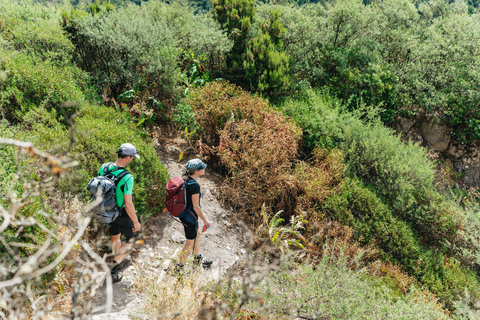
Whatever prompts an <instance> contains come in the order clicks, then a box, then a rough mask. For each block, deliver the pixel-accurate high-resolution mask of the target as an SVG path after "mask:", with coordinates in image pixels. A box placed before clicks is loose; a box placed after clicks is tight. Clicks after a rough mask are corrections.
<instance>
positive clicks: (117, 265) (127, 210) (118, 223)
mask: <svg viewBox="0 0 480 320" xmlns="http://www.w3.org/2000/svg"><path fill="white" fill-rule="evenodd" d="M117 154H118V158H117V161H115V163H111V162H110V163H105V164H103V165H102V167H101V168H100V170H99V172H98V175H99V176H102V175H103V174H104V172H105V171H107V170H108V172H109V173H112V174H113V175H114V176H118V175H119V174H121V173H122V172H123V171H125V167H126V166H127V165H129V164H130V162H132V161H133V158H134V157H135V158H137V159H140V156H139V155H138V154H137V150H136V149H135V147H134V146H133V145H132V144H130V143H124V144H122V145H121V146H120V148H119V149H118V151H117ZM133 180H134V179H133V176H132V174H131V173H127V174H126V175H125V176H124V177H123V178H121V180H120V181H118V183H117V188H116V197H117V199H116V200H117V207H118V209H119V211H120V215H119V216H118V217H117V218H116V219H115V220H114V221H112V222H111V223H110V224H109V227H110V229H109V232H110V241H111V244H112V251H113V253H114V254H115V257H114V258H113V267H112V269H111V274H112V281H113V282H118V281H120V280H122V278H123V276H122V275H121V273H119V271H118V270H119V269H121V268H123V267H124V263H122V262H123V259H124V258H125V256H126V255H127V252H128V250H129V249H130V248H131V247H132V244H133V241H134V240H135V232H136V231H140V228H141V225H140V223H139V222H138V217H137V214H136V212H135V207H134V206H133V200H132V195H133ZM122 234H123V236H124V237H125V242H124V243H122V241H121V240H120V236H121V235H122Z"/></svg>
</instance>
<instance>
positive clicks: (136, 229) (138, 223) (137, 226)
mask: <svg viewBox="0 0 480 320" xmlns="http://www.w3.org/2000/svg"><path fill="white" fill-rule="evenodd" d="M141 227H142V226H141V225H140V222H138V221H137V222H134V223H133V232H137V231H140V228H141Z"/></svg>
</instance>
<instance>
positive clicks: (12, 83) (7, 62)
mask: <svg viewBox="0 0 480 320" xmlns="http://www.w3.org/2000/svg"><path fill="white" fill-rule="evenodd" d="M0 54H1V55H2V61H1V63H0V75H1V76H0V110H1V113H2V116H3V117H4V118H7V119H9V120H10V121H13V122H21V121H22V117H23V114H24V113H26V112H28V110H29V109H31V108H33V107H34V106H42V107H46V108H48V109H58V110H59V117H62V118H59V119H63V120H66V118H68V117H69V115H71V114H72V113H73V111H74V110H75V108H72V107H71V106H69V104H68V102H69V103H76V102H78V101H80V100H83V99H84V95H83V92H82V90H81V85H82V84H84V83H85V81H86V76H85V74H84V73H83V72H82V71H81V70H80V69H78V68H76V67H74V66H71V65H70V66H63V67H57V66H56V65H55V64H54V63H53V62H50V61H49V60H46V61H42V60H41V59H40V58H38V57H35V56H32V55H30V54H27V53H18V52H12V51H6V50H3V49H1V48H0ZM65 102H67V104H64V103H65Z"/></svg>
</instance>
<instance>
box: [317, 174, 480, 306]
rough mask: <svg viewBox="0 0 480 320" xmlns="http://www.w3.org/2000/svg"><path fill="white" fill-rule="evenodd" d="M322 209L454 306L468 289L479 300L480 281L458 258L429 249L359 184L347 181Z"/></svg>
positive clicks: (359, 238) (371, 193)
mask: <svg viewBox="0 0 480 320" xmlns="http://www.w3.org/2000/svg"><path fill="white" fill-rule="evenodd" d="M323 209H324V210H325V212H326V213H328V214H329V215H330V216H331V217H333V218H335V219H338V220H339V221H340V222H341V223H342V224H345V225H347V226H349V227H352V229H353V233H354V238H355V239H356V240H357V241H359V242H360V243H361V244H363V245H373V246H374V247H377V248H379V249H380V256H381V257H382V259H384V260H388V261H391V262H393V263H394V264H396V265H399V266H401V268H402V269H403V270H405V271H407V272H408V273H409V274H410V275H413V276H414V277H416V278H417V280H419V282H420V283H422V284H423V285H425V286H426V287H427V288H428V289H429V290H430V291H431V292H432V293H434V294H435V295H436V296H437V297H438V298H439V299H440V300H441V301H442V302H443V303H445V304H446V305H447V306H449V307H451V305H452V303H453V302H454V301H456V300H458V299H460V297H461V296H462V293H463V291H464V290H465V289H467V290H468V291H469V294H470V295H472V296H474V297H478V295H479V293H480V281H479V279H478V276H476V275H475V273H474V272H473V271H469V270H468V269H467V268H465V267H462V266H461V265H460V263H459V261H457V260H456V259H455V258H447V256H445V255H443V254H441V253H440V252H438V251H432V250H430V249H427V248H426V247H425V246H424V244H423V243H422V242H421V241H419V239H418V236H417V234H416V233H415V232H414V231H413V230H412V228H411V226H410V225H409V224H408V223H406V222H405V221H402V220H400V219H398V218H395V217H394V216H393V214H392V212H391V211H390V210H389V208H388V207H387V206H386V205H385V204H383V203H382V202H381V201H380V199H379V198H378V197H377V196H376V195H375V194H374V193H373V192H372V191H370V190H368V189H367V188H365V187H364V186H362V185H361V183H360V182H358V181H351V180H347V181H345V184H344V186H343V188H342V189H341V191H340V192H337V193H336V194H335V195H333V196H332V197H330V198H328V199H327V200H326V201H325V203H324V205H323Z"/></svg>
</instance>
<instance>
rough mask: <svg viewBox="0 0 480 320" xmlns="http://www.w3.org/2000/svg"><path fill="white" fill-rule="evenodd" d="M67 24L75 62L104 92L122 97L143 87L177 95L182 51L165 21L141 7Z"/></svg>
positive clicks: (131, 7) (67, 18)
mask: <svg viewBox="0 0 480 320" xmlns="http://www.w3.org/2000/svg"><path fill="white" fill-rule="evenodd" d="M69 19H70V20H69ZM64 21H66V23H65V24H64V28H65V30H66V31H67V32H69V36H70V39H71V40H72V42H73V44H74V45H75V47H76V50H75V55H74V58H75V62H76V63H77V64H78V65H79V66H80V67H81V68H82V69H84V70H86V71H88V72H89V73H90V74H91V76H92V80H93V82H94V83H95V84H96V85H97V86H98V87H99V88H101V89H102V91H103V90H105V89H107V88H108V90H107V91H109V93H111V95H112V96H113V97H117V96H118V95H119V94H120V93H122V92H123V91H124V90H126V89H129V87H133V86H134V85H135V84H137V83H142V82H146V85H149V86H160V87H163V88H165V89H166V90H172V88H173V85H174V82H173V79H174V78H175V74H176V73H177V57H178V56H179V49H178V48H176V46H175V45H176V42H175V39H174V35H173V33H172V30H171V29H170V28H169V27H168V25H167V23H166V21H162V20H160V21H155V23H154V22H153V21H151V19H150V18H149V16H148V15H147V12H146V10H145V9H142V7H137V6H129V7H127V8H120V9H118V10H116V11H111V12H108V11H106V10H103V11H101V12H100V13H99V14H96V15H93V16H84V17H83V18H80V19H73V20H72V19H71V18H70V17H64Z"/></svg>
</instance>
